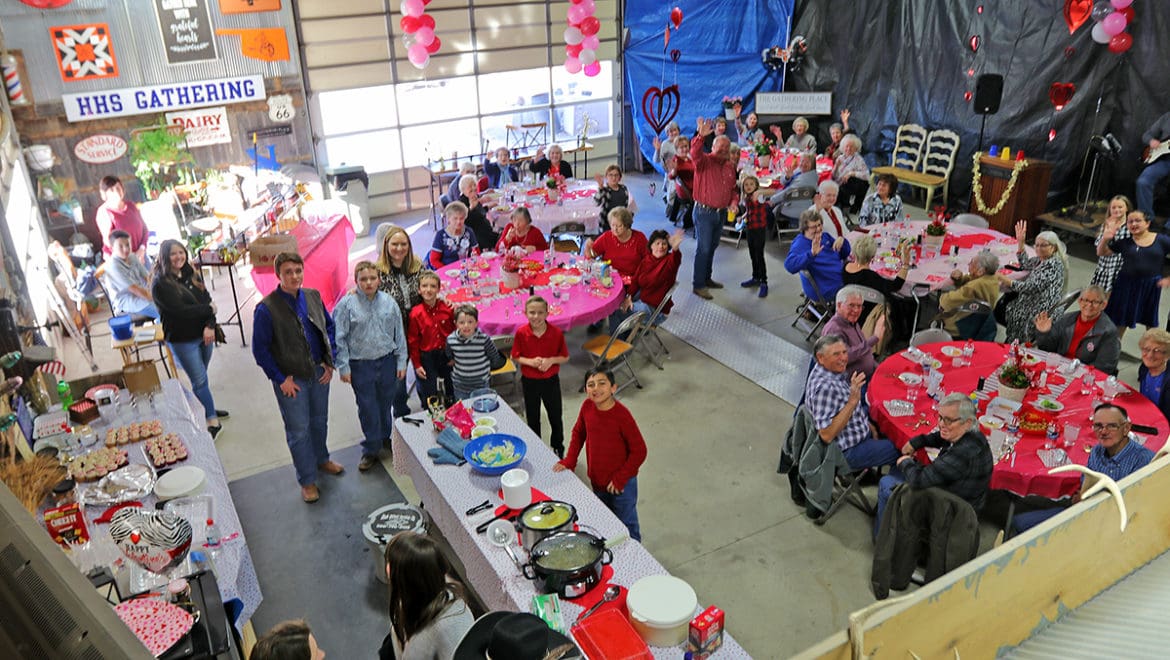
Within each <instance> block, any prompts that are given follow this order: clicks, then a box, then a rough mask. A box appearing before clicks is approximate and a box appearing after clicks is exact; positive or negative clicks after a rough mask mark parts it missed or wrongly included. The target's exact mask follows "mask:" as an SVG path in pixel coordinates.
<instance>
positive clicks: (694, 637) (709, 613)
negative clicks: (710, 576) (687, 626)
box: [687, 605, 724, 660]
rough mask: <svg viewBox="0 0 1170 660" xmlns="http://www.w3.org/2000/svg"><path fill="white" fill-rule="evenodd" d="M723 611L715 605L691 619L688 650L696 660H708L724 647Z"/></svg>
mask: <svg viewBox="0 0 1170 660" xmlns="http://www.w3.org/2000/svg"><path fill="white" fill-rule="evenodd" d="M723 625H724V622H723V610H721V609H719V608H718V607H715V606H714V605H712V606H710V607H708V608H707V609H705V610H703V612H702V613H701V614H699V616H697V617H695V618H694V619H691V630H690V635H689V636H688V637H687V650H688V651H690V652H691V653H692V655H693V657H694V660H706V659H707V658H708V657H710V656H711V654H713V653H715V651H716V650H717V649H718V648H719V647H720V646H722V645H723Z"/></svg>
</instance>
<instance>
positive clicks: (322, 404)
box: [272, 367, 329, 486]
mask: <svg viewBox="0 0 1170 660" xmlns="http://www.w3.org/2000/svg"><path fill="white" fill-rule="evenodd" d="M324 373H325V370H324V369H322V368H321V367H317V370H316V375H315V376H314V377H313V378H312V379H304V378H295V379H293V382H295V383H296V384H297V385H298V386H299V387H300V388H301V391H300V392H297V395H296V396H294V397H287V396H285V395H284V393H283V392H281V391H280V385H277V384H276V383H273V384H272V389H273V391H275V392H276V403H277V405H278V406H280V417H281V418H282V419H283V420H284V440H285V442H287V443H288V451H289V453H290V454H292V459H293V467H295V468H296V470H297V483H299V484H300V485H302V486H311V485H313V484H315V483H317V466H318V465H323V464H324V463H326V462H328V461H329V449H328V448H327V447H326V446H325V442H326V441H327V440H328V439H329V384H328V383H325V384H324V385H323V384H321V383H319V382H317V379H318V378H320V377H321V376H322V375H323V374H324Z"/></svg>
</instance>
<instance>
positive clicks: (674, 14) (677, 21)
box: [670, 7, 682, 30]
mask: <svg viewBox="0 0 1170 660" xmlns="http://www.w3.org/2000/svg"><path fill="white" fill-rule="evenodd" d="M670 22H671V23H674V29H676V30H677V29H678V27H679V26H680V25H682V10H681V9H679V8H678V7H675V8H674V9H671V10H670Z"/></svg>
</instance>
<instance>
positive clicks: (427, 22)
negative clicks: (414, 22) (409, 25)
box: [418, 14, 435, 30]
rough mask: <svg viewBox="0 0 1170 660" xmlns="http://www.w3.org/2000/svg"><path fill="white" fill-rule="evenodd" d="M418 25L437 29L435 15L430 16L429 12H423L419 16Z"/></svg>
mask: <svg viewBox="0 0 1170 660" xmlns="http://www.w3.org/2000/svg"><path fill="white" fill-rule="evenodd" d="M418 26H419V27H429V28H430V29H432V30H433V29H435V17H434V16H430V15H428V14H423V15H422V16H419V17H418Z"/></svg>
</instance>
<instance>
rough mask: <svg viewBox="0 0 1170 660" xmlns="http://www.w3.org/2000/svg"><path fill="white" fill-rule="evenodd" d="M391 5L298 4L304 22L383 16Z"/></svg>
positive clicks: (383, 1) (373, 1)
mask: <svg viewBox="0 0 1170 660" xmlns="http://www.w3.org/2000/svg"><path fill="white" fill-rule="evenodd" d="M389 4H390V3H389V2H388V0H298V1H297V3H296V5H297V12H298V13H299V14H300V17H301V20H302V21H304V20H306V19H310V18H328V17H330V16H354V15H357V14H371V15H374V14H376V15H382V14H385V13H386V12H387V11H388V10H389ZM431 4H434V3H433V2H432V3H431Z"/></svg>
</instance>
